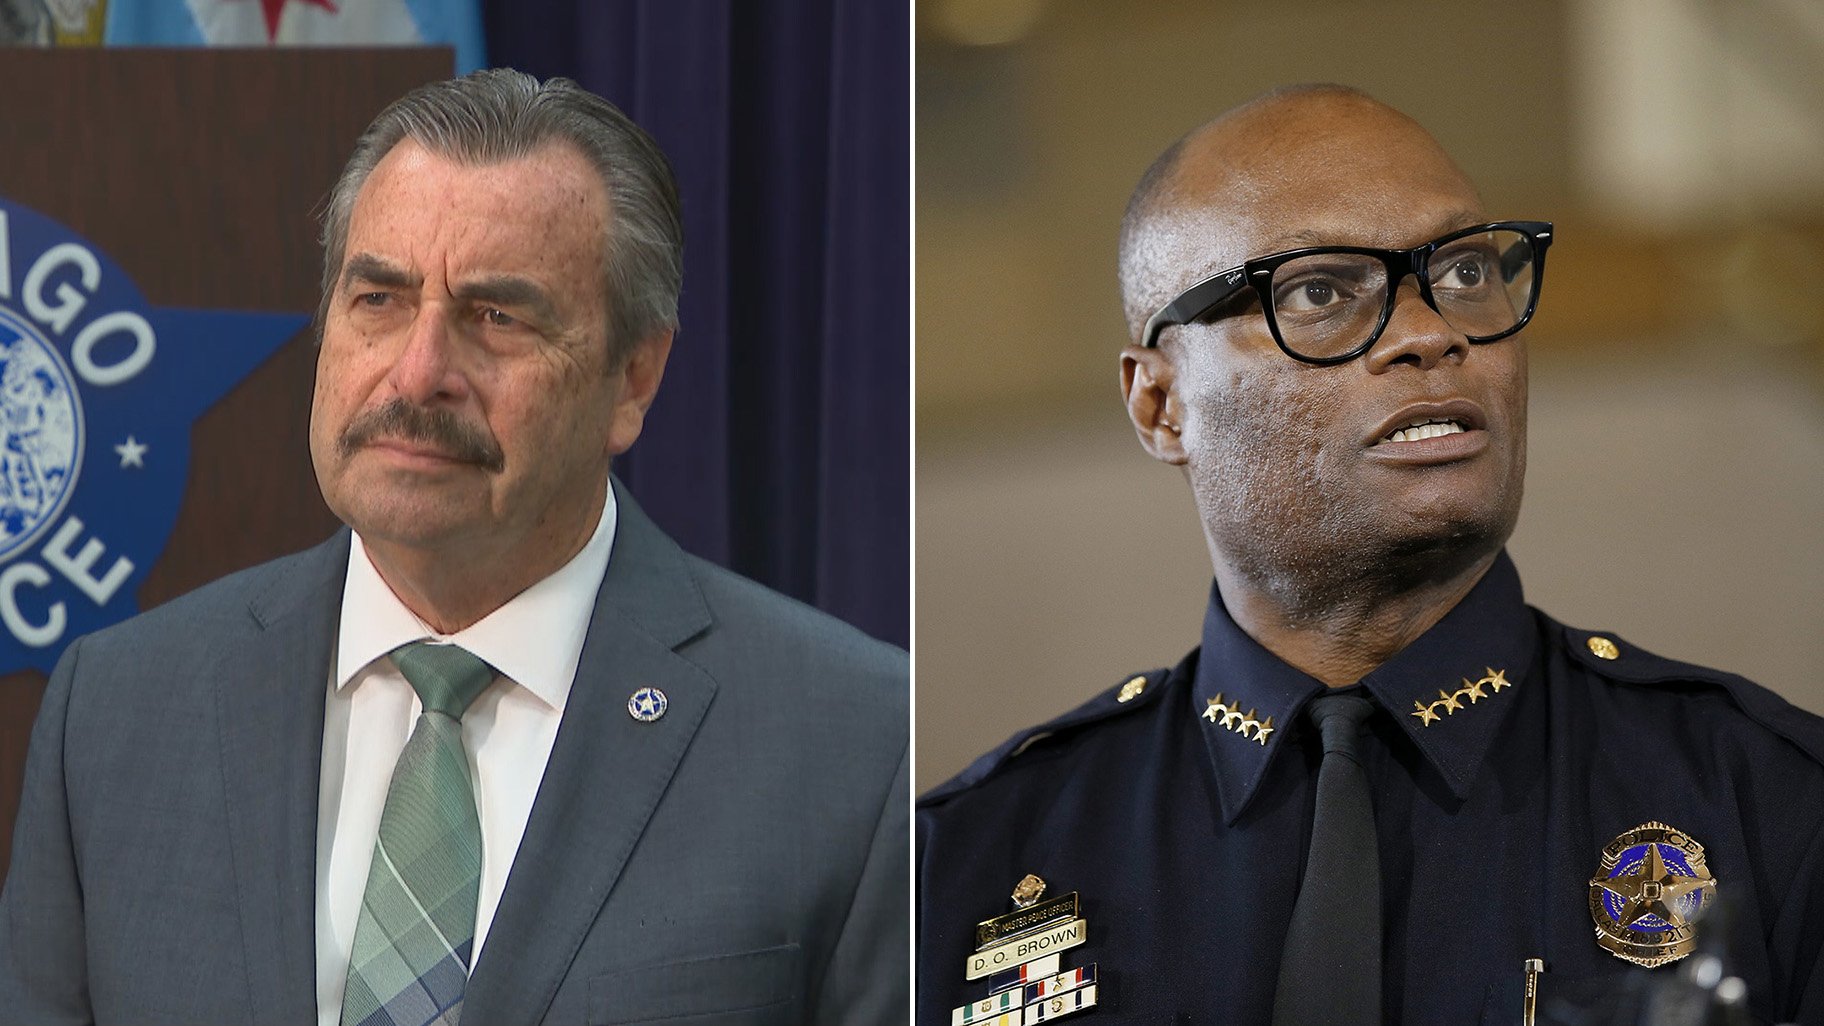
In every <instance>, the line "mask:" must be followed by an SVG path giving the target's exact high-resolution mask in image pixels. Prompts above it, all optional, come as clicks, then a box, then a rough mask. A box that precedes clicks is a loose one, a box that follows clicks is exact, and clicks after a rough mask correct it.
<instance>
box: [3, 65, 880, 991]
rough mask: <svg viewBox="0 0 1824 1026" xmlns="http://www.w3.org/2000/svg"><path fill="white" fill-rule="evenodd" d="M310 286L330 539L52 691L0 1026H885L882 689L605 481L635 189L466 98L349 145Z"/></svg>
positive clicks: (652, 155) (654, 321) (559, 109)
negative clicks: (684, 547) (703, 1022)
mask: <svg viewBox="0 0 1824 1026" xmlns="http://www.w3.org/2000/svg"><path fill="white" fill-rule="evenodd" d="M323 243H324V250H325V261H324V277H323V300H322V305H321V307H320V309H319V312H318V330H319V333H320V337H321V349H320V353H319V358H318V365H317V378H316V387H315V393H314V399H313V405H312V411H311V426H310V449H311V457H312V461H313V463H314V465H315V468H316V473H317V478H318V482H319V484H320V485H321V488H322V491H323V496H324V499H325V501H326V502H327V503H328V505H329V507H330V509H331V510H333V511H334V512H335V513H336V515H337V516H338V517H339V518H341V519H342V520H343V521H344V522H345V523H346V524H347V525H348V529H347V530H343V531H341V532H339V533H338V534H337V535H336V536H335V537H333V538H332V539H330V540H329V541H328V542H326V543H324V544H323V545H321V546H319V547H318V548H316V549H313V550H311V551H308V552H305V553H301V554H299V555H296V556H292V557H288V558H286V559H282V560H279V561H277V562H274V563H270V564H267V565H264V566H260V567H255V568H253V569H251V570H248V571H245V572H242V573H240V574H236V575H234V576H232V577H229V578H226V579H224V580H222V581H219V582H216V583H215V584H213V585H210V586H208V587H206V588H203V589H201V590H199V591H197V592H195V593H193V594H191V595H188V596H186V597H184V598H182V599H179V600H177V601H175V602H172V603H170V604H168V605H166V606H163V607H161V608H159V609H156V610H153V611H151V612H149V613H147V614H145V615H143V616H140V617H138V618H136V619H134V620H131V621H129V622H127V623H125V624H122V625H120V626H118V627H115V628H112V629H109V630H106V631H103V632H101V633H98V634H96V635H93V636H90V637H88V638H84V639H82V640H80V641H78V642H76V643H74V644H72V645H71V646H70V648H69V650H68V651H67V652H66V653H65V655H64V658H63V660H62V662H61V663H60V664H59V665H58V668H57V671H56V673H55V674H54V676H53V677H52V680H51V683H50V686H49V689H48V691H47V694H46V697H45V700H44V705H43V709H42V712H41V713H40V716H39V720H38V723H37V726H36V728H35V730H34V734H33V738H32V751H31V755H30V760H29V765H28V769H27V779H26V785H25V793H24V797H23V799H22V804H21V812H20V817H19V822H18V826H17V828H16V840H15V851H14V856H13V862H12V870H11V875H10V876H9V877H8V879H7V883H6V889H5V892H4V895H3V896H0V1021H4V1022H9V1023H10V1022H30V1023H66V1022H67V1023H76V1022H134V1023H152V1022H170V1023H198V1022H212V1023H226V1022H297V1023H301V1022H309V1021H313V1020H314V1021H316V1022H318V1023H321V1024H325V1026H333V1024H336V1023H341V1024H344V1026H356V1024H362V1026H374V1024H394V1023H411V1024H423V1023H451V1024H453V1023H456V1022H459V1021H467V1022H472V1023H507V1022H535V1021H543V1022H551V1023H557V1022H579V1023H580V1022H585V1021H587V1022H636V1021H647V1020H658V1019H671V1018H674V1017H675V1018H682V1017H687V1016H707V1015H715V1014H737V1015H739V1016H741V1017H742V1018H741V1021H743V1022H750V1021H751V1022H781V1023H787V1022H793V1023H795V1022H837V1021H841V1022H891V1021H900V1020H903V1018H904V1016H905V1005H906V986H907V985H906V981H905V978H904V972H903V967H904V954H905V950H906V930H907V924H906V918H905V898H904V890H905V878H906V817H907V808H906V805H907V793H908V792H907V787H908V784H907V764H906V752H907V732H906V700H907V686H906V684H907V682H906V662H905V655H904V653H903V652H900V651H898V650H896V649H892V648H890V647H888V646H885V645H881V644H879V643H876V642H873V641H870V640H868V639H867V638H865V637H863V636H862V635H861V634H859V633H858V632H856V631H854V630H852V629H850V628H847V627H845V626H843V625H841V624H839V623H837V622H836V621H834V620H832V619H829V618H827V617H825V616H823V615H821V614H819V613H817V612H815V611H812V610H809V609H807V608H804V607H802V606H800V605H798V604H796V603H794V602H792V601H790V600H789V599H785V598H783V597H781V596H778V595H776V594H773V593H771V592H768V591H766V590H765V589H763V588H761V587H759V586H758V585H755V584H753V583H752V582H749V581H746V580H743V579H741V578H739V577H737V576H735V575H733V574H731V573H728V572H726V571H724V570H721V569H719V568H717V567H714V566H711V565H709V564H706V563H704V562H702V561H701V560H698V559H695V558H693V557H691V556H688V555H686V554H684V553H683V552H681V551H680V550H679V549H678V548H677V546H676V545H674V544H673V543H672V542H671V541H670V540H669V539H668V538H666V537H665V536H664V535H663V534H662V533H661V532H660V531H659V530H658V529H657V528H656V527H655V526H654V525H653V524H652V523H651V522H650V521H649V520H648V519H647V518H646V517H645V516H644V515H643V514H642V513H641V512H640V510H639V508H638V506H636V505H635V504H634V502H633V500H632V498H631V497H630V496H628V495H627V493H626V492H625V491H624V490H623V488H622V487H621V485H620V484H619V482H617V481H615V480H614V479H613V478H612V477H611V476H610V474H609V464H610V461H611V460H612V459H613V457H615V456H616V455H618V454H620V453H622V452H625V451H626V450H627V448H628V447H629V446H631V445H632V444H633V443H634V441H635V439H637V438H638V437H639V434H640V431H641V428H642V424H643V419H644V416H645V413H646V411H647V409H648V408H649V407H650V405H651V403H652V402H653V398H654V396H655V395H656V394H657V391H658V388H659V383H660V380H661V378H662V376H663V373H664V370H665V365H666V360H667V358H668V356H669V354H670V351H671V342H672V336H673V333H674V330H675V329H676V327H677V298H678V290H679V286H680V280H681V277H682V262H681V252H680V251H681V243H682V229H681V223H680V216H679V209H678V200H677V191H676V187H675V184H674V182H673V180H672V176H671V171H670V168H669V167H668V165H667V163H666V161H665V158H664V155H663V154H662V153H661V152H660V151H659V149H658V148H657V146H656V145H655V144H654V143H653V141H652V139H651V138H650V137H648V136H647V135H646V133H645V132H643V131H641V130H640V129H639V128H638V127H637V126H636V125H634V124H633V123H632V122H631V121H629V120H628V119H627V117H626V116H625V115H624V114H622V113H621V112H620V111H619V110H617V109H615V108H614V107H613V106H612V105H611V104H609V103H607V102H606V101H604V100H602V99H600V98H599V97H596V96H593V95H591V94H589V93H588V92H585V91H584V90H582V89H580V88H578V87H577V86H576V85H575V84H574V83H571V82H568V81H565V80H562V79H555V80H552V81H550V82H545V83H539V82H537V81H536V80H534V79H532V78H529V77H528V76H525V75H522V74H518V73H516V72H510V71H492V72H481V73H478V74H475V75H471V76H468V77H466V78H463V79H459V80H456V81H453V82H445V83H439V84H435V85H431V86H427V87H424V88H422V89H419V90H417V91H415V92H413V93H411V94H410V95H408V96H406V97H404V98H403V99H401V100H400V101H398V102H397V103H395V104H393V105H392V106H391V107H389V108H388V109H387V110H386V111H384V112H383V113H382V114H381V115H380V116H379V117H378V118H377V119H376V120H375V121H374V123H373V124H372V125H371V126H370V127H369V128H368V130H367V131H366V133H364V134H363V135H362V137H361V139H360V141H359V142H358V144H357V146H356V149H355V153H354V155H353V156H352V157H351V159H350V160H349V162H348V166H347V168H346V169H345V170H344V172H343V174H342V176H341V179H340V180H339V181H338V182H337V184H336V187H335V191H334V193H333V194H332V196H331V198H330V202H329V206H328V210H327V214H326V216H325V219H324V234H323ZM811 710H814V712H815V715H808V714H807V711H811ZM693 1021H695V1020H693Z"/></svg>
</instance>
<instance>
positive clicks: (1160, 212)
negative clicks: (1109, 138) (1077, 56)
mask: <svg viewBox="0 0 1824 1026" xmlns="http://www.w3.org/2000/svg"><path fill="white" fill-rule="evenodd" d="M1364 137H1372V138H1373V139H1375V140H1376V141H1377V142H1379V143H1381V144H1384V146H1385V149H1386V150H1387V151H1392V152H1395V153H1399V154H1403V155H1404V156H1406V157H1418V158H1421V159H1419V160H1417V161H1416V164H1417V165H1418V166H1421V167H1428V169H1429V170H1430V171H1431V172H1432V173H1434V174H1436V175H1438V176H1439V177H1443V178H1454V181H1451V182H1449V183H1448V184H1449V185H1452V186H1461V187H1462V188H1463V189H1464V190H1465V191H1466V192H1468V193H1469V194H1470V195H1471V196H1474V194H1475V189H1474V187H1473V186H1472V185H1470V183H1469V179H1468V178H1467V177H1466V176H1464V175H1463V172H1462V171H1461V170H1460V169H1459V168H1457V166H1456V164H1455V162H1454V161H1452V160H1451V159H1450V157H1449V155H1448V154H1446V153H1445V152H1444V150H1443V147H1441V146H1439V145H1438V142H1437V140H1435V139H1433V138H1432V137H1431V135H1430V133H1428V132H1426V131H1425V129H1424V128H1422V127H1420V125H1419V124H1418V122H1416V121H1414V120H1412V119H1411V118H1409V117H1407V116H1406V115H1405V114H1402V113H1400V112H1399V111H1397V110H1395V109H1393V108H1392V107H1389V106H1387V105H1386V104H1384V103H1382V102H1380V101H1379V100H1376V99H1375V98H1373V97H1372V96H1369V95H1368V94H1367V93H1364V92H1362V91H1361V90H1359V89H1356V88H1353V87H1351V86H1344V85H1333V84H1315V85H1294V86H1284V87H1281V88H1278V89H1274V90H1272V91H1270V92H1267V93H1263V94H1261V95H1260V96H1257V97H1255V98H1254V99H1251V100H1248V101H1247V102H1245V103H1243V104H1241V105H1239V106H1236V107H1233V108H1230V109H1229V110H1227V111H1225V112H1223V113H1222V114H1219V115H1217V116H1216V117H1215V118H1214V119H1212V120H1210V121H1207V122H1205V123H1204V124H1202V125H1200V126H1198V127H1197V128H1194V129H1192V130H1191V131H1190V132H1188V133H1186V134H1185V135H1184V136H1182V137H1181V138H1179V139H1178V140H1177V141H1176V142H1174V143H1172V144H1171V145H1170V146H1168V147H1166V149H1165V151H1164V152H1163V153H1161V154H1160V155H1159V156H1158V158H1157V159H1155V160H1154V161H1153V163H1152V164H1151V166H1149V167H1148V168H1147V169H1146V172H1145V173H1144V174H1142V175H1141V176H1140V182H1139V184H1138V185H1136V186H1135V187H1134V192H1133V195H1132V197H1130V198H1129V200H1128V204H1127V212H1126V214H1125V215H1123V217H1122V219H1121V237H1120V250H1119V269H1120V276H1121V301H1122V308H1123V311H1124V313H1125V314H1126V317H1127V324H1128V333H1129V335H1130V337H1133V336H1137V335H1138V334H1139V331H1140V326H1141V325H1143V324H1144V323H1145V322H1146V319H1147V318H1148V317H1150V316H1151V315H1152V314H1153V312H1154V311H1155V310H1157V309H1158V308H1159V307H1160V306H1163V305H1164V304H1165V303H1166V302H1168V301H1169V300H1171V298H1172V297H1173V296H1175V295H1177V293H1178V292H1179V291H1180V290H1181V289H1182V288H1184V286H1186V285H1188V284H1190V283H1191V282H1193V281H1196V280H1198V279H1199V278H1202V277H1205V276H1207V275H1209V274H1211V273H1214V272H1216V271H1218V270H1221V269H1222V268H1225V267H1232V266H1234V265H1236V264H1239V263H1241V262H1242V261H1244V260H1246V259H1248V258H1250V257H1255V256H1263V255H1265V254H1264V253H1262V252H1249V253H1239V254H1229V256H1232V257H1233V258H1232V259H1230V258H1229V257H1228V256H1219V255H1218V254H1217V253H1214V252H1210V250H1211V248H1212V247H1210V245H1209V243H1210V241H1211V236H1212V235H1213V234H1216V233H1217V232H1216V231H1214V230H1215V229H1218V228H1219V224H1218V221H1219V220H1220V219H1221V218H1222V217H1223V215H1224V214H1226V213H1231V212H1240V211H1242V210H1245V208H1249V207H1252V206H1254V205H1256V204H1258V203H1259V202H1260V201H1262V200H1263V199H1266V198H1268V197H1269V196H1270V195H1271V194H1272V193H1273V192H1274V190H1275V187H1276V186H1283V185H1285V184H1287V183H1288V182H1291V181H1295V180H1296V179H1298V178H1299V177H1301V176H1305V175H1308V174H1310V173H1311V172H1312V171H1314V170H1320V169H1328V166H1329V165H1333V164H1335V163H1337V162H1339V161H1341V160H1344V159H1348V158H1351V157H1355V156H1357V154H1352V153H1347V152H1345V151H1346V150H1348V149H1350V148H1351V147H1353V146H1354V145H1355V144H1356V143H1357V142H1359V141H1360V140H1361V139H1363V138H1364ZM1361 184H1362V188H1363V190H1364V191H1367V190H1369V189H1372V188H1373V187H1374V185H1376V184H1377V183H1376V182H1373V181H1363V182H1362V183H1361ZM1478 205H1479V201H1478ZM1321 227H1322V226H1316V225H1314V226H1311V228H1312V230H1313V232H1315V231H1317V230H1319V229H1320V228H1321ZM1331 241H1336V242H1343V241H1345V240H1342V239H1336V240H1331ZM1307 244H1311V243H1310V242H1307V241H1295V242H1294V243H1293V245H1307ZM1282 248H1293V247H1292V246H1286V247H1282ZM1206 253H1207V254H1208V257H1207V259H1206V258H1204V256H1203V254H1206Z"/></svg>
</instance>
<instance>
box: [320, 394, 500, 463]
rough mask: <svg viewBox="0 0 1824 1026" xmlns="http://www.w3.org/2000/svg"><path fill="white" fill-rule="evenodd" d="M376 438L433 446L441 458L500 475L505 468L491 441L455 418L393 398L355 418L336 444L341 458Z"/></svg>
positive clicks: (453, 415)
mask: <svg viewBox="0 0 1824 1026" xmlns="http://www.w3.org/2000/svg"><path fill="white" fill-rule="evenodd" d="M376 438H402V439H405V440H407V441H411V442H423V443H426V444H429V445H432V446H435V447H436V448H437V449H438V450H439V451H440V452H442V454H443V455H445V456H448V457H450V458H451V459H454V460H459V461H461V462H463V463H473V464H476V465H477V466H480V467H481V468H482V469H484V470H489V471H492V472H494V473H499V472H500V471H501V469H502V468H503V467H505V466H506V455H505V454H504V453H502V452H501V451H500V446H498V445H496V444H495V443H494V440H493V439H492V438H489V437H488V436H487V435H486V434H483V433H482V432H481V430H480V429H478V428H476V427H474V426H472V425H470V424H469V423H468V422H466V421H464V420H462V419H461V418H459V417H457V416H456V415H455V414H454V413H451V412H450V411H449V410H445V409H441V408H426V407H423V406H414V405H412V404H411V403H408V402H406V401H405V400H404V399H399V398H394V399H391V400H388V401H387V402H386V404H385V405H383V406H377V407H375V408H374V409H371V410H369V411H367V412H366V413H363V414H361V415H360V416H358V417H356V418H355V419H354V420H353V421H352V422H350V424H349V425H348V427H347V428H346V429H345V430H344V431H343V432H342V439H341V441H340V442H338V443H337V447H338V448H339V449H341V451H342V455H344V456H348V455H350V454H352V453H353V452H354V451H355V450H356V449H359V448H361V447H362V446H364V445H367V444H368V443H370V442H372V441H373V440H375V439H376Z"/></svg>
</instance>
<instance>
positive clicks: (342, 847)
mask: <svg viewBox="0 0 1824 1026" xmlns="http://www.w3.org/2000/svg"><path fill="white" fill-rule="evenodd" d="M614 524H615V502H614V491H613V489H612V488H610V489H609V491H608V501H607V504H606V505H605V506H604V507H603V510H602V517H601V520H600V521H599V522H598V523H597V524H596V527H595V533H594V534H592V535H591V536H590V538H589V541H588V542H587V543H585V544H584V546H583V548H582V551H580V552H578V553H577V554H576V555H575V556H574V557H572V558H571V560H570V561H569V562H568V563H565V564H564V565H563V566H562V567H561V568H559V569H558V570H557V572H555V573H553V574H552V575H551V576H549V577H546V578H545V579H544V580H542V581H539V582H538V583H537V584H534V585H533V586H532V587H530V588H527V589H526V590H525V591H523V592H521V593H519V594H518V595H517V596H515V597H514V598H513V599H512V600H511V601H509V602H508V603H507V604H506V605H504V606H501V607H500V608H499V609H496V610H495V611H494V612H492V613H490V614H488V615H487V616H486V617H485V618H483V619H482V620H481V621H480V622H478V623H476V624H474V625H473V626H470V627H468V628H466V629H464V630H462V631H458V632H457V633H455V634H452V635H447V636H446V635H440V634H438V633H437V632H435V631H433V630H431V628H430V627H429V626H427V625H426V624H425V623H424V621H423V620H420V619H419V618H418V617H417V616H416V615H414V614H413V613H412V611H411V610H409V609H407V608H406V607H405V604H404V603H402V602H400V601H399V598H398V596H396V595H394V594H393V592H392V589H391V588H389V587H387V585H386V582H385V581H383V580H381V578H380V574H379V573H378V572H377V571H376V570H375V569H374V566H373V563H372V562H370V561H369V560H368V556H367V550H366V548H365V547H364V546H363V545H362V543H361V536H360V535H358V534H357V535H355V536H354V538H353V540H352V543H351V544H350V546H349V553H348V579H347V583H346V584H345V585H344V586H343V590H342V617H341V623H340V628H339V629H338V631H337V633H336V649H335V653H334V655H335V658H334V660H333V661H332V662H331V665H330V680H329V687H328V697H327V705H326V707H325V715H324V719H323V770H322V780H321V781H320V783H319V790H318V794H317V908H316V924H317V1021H318V1022H319V1023H320V1024H321V1026H336V1024H337V1023H338V1022H339V1020H340V1019H341V1017H342V990H343V986H344V984H345V983H346V982H347V978H348V960H349V957H350V953H351V952H352V951H353V950H354V946H355V923H356V922H357V920H358V919H359V918H360V914H361V896H362V893H363V891H364V890H365V889H366V887H367V870H368V865H369V863H370V862H371V860H372V859H373V855H374V843H375V841H376V840H377V839H378V837H379V834H380V813H381V810H382V808H383V807H384V806H385V804H386V790H387V785H388V784H389V783H390V782H391V780H392V775H393V766H394V764H395V763H397V762H398V761H399V753H400V751H402V750H403V749H404V748H405V742H406V739H407V738H409V737H410V736H411V733H412V726H413V724H414V723H416V722H417V720H418V714H419V712H420V711H421V709H422V708H423V706H422V703H421V702H419V700H418V695H417V693H416V692H414V691H413V690H412V686H411V685H410V684H408V683H406V680H405V677H404V676H402V675H401V674H400V673H399V671H398V669H397V668H396V667H394V666H393V661H392V659H390V658H388V653H390V652H391V651H392V650H393V649H395V648H398V647H399V646H400V645H403V644H406V643H407V642H411V641H418V640H420V639H423V638H436V639H438V640H444V641H450V642H453V643H455V644H458V645H461V646H462V647H463V648H465V649H468V650H469V651H470V652H473V653H474V654H475V655H477V656H480V657H481V658H482V659H485V660H487V661H488V663H489V664H490V665H492V666H493V667H494V668H495V669H496V670H498V671H499V675H498V676H496V677H495V678H494V682H493V683H491V684H489V685H488V687H487V688H486V689H485V690H483V691H482V693H481V695H480V696H479V697H478V698H476V699H475V704H474V705H471V706H470V707H469V711H468V713H467V714H466V715H464V716H463V718H462V743H463V747H464V748H465V749H466V750H467V752H468V756H469V774H470V779H472V780H473V781H474V783H475V805H476V810H477V812H478V813H479V815H480V819H481V892H480V894H479V895H478V898H477V901H476V903H475V946H474V949H473V953H472V955H471V956H470V959H469V964H470V965H471V966H473V965H474V963H475V959H476V958H479V957H480V955H481V947H482V943H483V942H484V941H486V940H487V935H488V927H489V925H491V924H492V923H493V920H494V910H495V909H496V908H497V907H498V906H499V904H500V894H501V890H502V889H503V888H504V887H505V886H506V882H507V872H508V870H510V869H512V868H513V857H514V855H515V854H517V853H518V851H519V842H520V839H521V838H522V837H523V836H524V835H525V831H526V820H527V818H528V817H529V816H530V815H531V814H532V800H533V798H535V797H536V796H537V794H538V785H539V781H541V780H542V779H544V774H545V763H546V761H547V760H548V759H550V757H551V743H552V741H553V740H555V739H556V737H557V727H558V723H559V721H560V720H562V718H563V715H564V703H565V701H566V700H567V699H568V698H569V696H570V685H571V683H572V682H573V681H574V680H575V678H576V666H577V663H578V661H579V660H580V659H581V658H582V651H583V638H584V636H585V635H586V634H587V633H588V630H589V618H590V615H591V613H593V612H594V609H595V595H596V592H597V591H598V590H599V589H600V587H601V583H602V575H603V574H604V573H605V572H606V571H607V569H608V555H609V550H610V549H611V548H612V547H613V544H614Z"/></svg>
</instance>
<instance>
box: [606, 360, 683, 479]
mask: <svg viewBox="0 0 1824 1026" xmlns="http://www.w3.org/2000/svg"><path fill="white" fill-rule="evenodd" d="M671 336H672V332H671V330H670V329H667V330H665V331H661V332H657V333H654V334H652V335H649V336H647V337H646V338H645V339H643V340H641V341H640V343H639V344H638V345H635V346H634V347H633V352H631V353H629V354H628V355H627V362H626V363H625V364H623V365H622V367H621V369H620V372H619V373H620V375H621V387H620V391H619V393H618V394H617V395H616V396H615V399H614V416H613V419H612V420H611V421H610V422H609V424H608V454H609V455H610V456H619V455H620V454H621V453H624V452H626V451H627V450H628V449H629V448H631V447H632V445H633V443H634V442H635V441H637V440H638V439H639V437H640V430H641V429H642V428H644V427H645V426H646V411H647V410H649V409H651V408H652V400H653V399H654V398H655V397H657V396H658V394H659V382H660V381H661V380H663V379H664V377H665V361H666V360H667V359H669V358H670V357H671Z"/></svg>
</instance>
